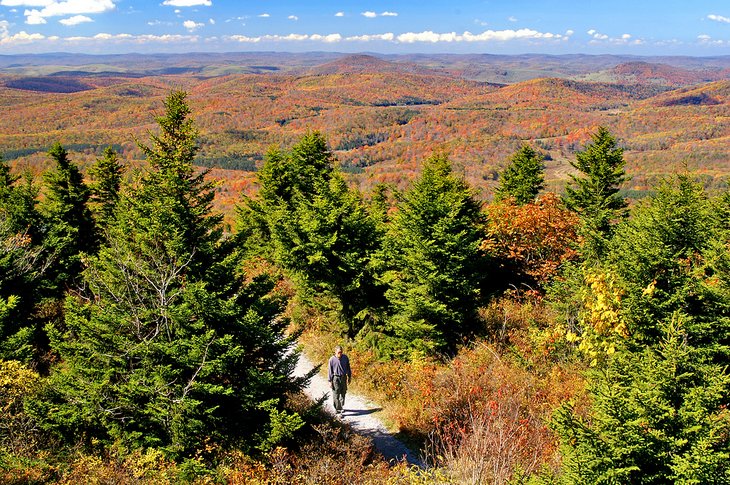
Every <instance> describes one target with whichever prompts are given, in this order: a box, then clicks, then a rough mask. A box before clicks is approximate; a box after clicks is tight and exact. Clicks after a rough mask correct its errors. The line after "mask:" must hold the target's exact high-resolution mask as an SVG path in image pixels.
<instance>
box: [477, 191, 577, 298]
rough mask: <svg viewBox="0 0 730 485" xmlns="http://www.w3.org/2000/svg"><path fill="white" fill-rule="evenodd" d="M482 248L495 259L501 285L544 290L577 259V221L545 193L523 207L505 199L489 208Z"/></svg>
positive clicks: (553, 196) (574, 216) (554, 197)
mask: <svg viewBox="0 0 730 485" xmlns="http://www.w3.org/2000/svg"><path fill="white" fill-rule="evenodd" d="M487 212H488V214H489V221H488V225H487V228H488V229H487V237H486V238H485V240H484V243H483V244H482V248H483V249H484V250H485V251H487V252H489V253H491V254H492V255H493V256H494V260H495V263H496V264H497V265H498V266H499V268H500V270H501V271H500V272H501V273H502V278H498V279H499V280H500V284H501V285H502V286H503V287H504V286H505V285H507V284H512V285H527V286H528V287H529V288H532V289H535V290H539V289H540V288H543V289H544V288H545V287H546V286H547V285H548V284H549V283H550V281H551V280H552V279H553V278H554V277H555V276H556V275H557V274H558V272H559V270H560V269H561V268H562V266H563V265H564V264H565V263H567V262H569V261H573V260H575V259H576V256H577V254H576V251H575V246H576V243H577V240H578V234H577V232H578V224H579V220H578V217H577V216H576V215H575V213H573V212H572V211H569V210H567V209H566V208H565V207H564V206H563V204H562V202H561V201H560V198H559V197H558V196H556V195H555V194H553V193H547V194H545V195H543V196H541V197H539V198H538V199H536V200H535V201H530V202H527V203H525V204H522V205H520V204H518V203H516V201H515V199H510V198H508V199H506V200H503V201H501V202H499V203H495V204H492V205H490V206H489V207H488V209H487Z"/></svg>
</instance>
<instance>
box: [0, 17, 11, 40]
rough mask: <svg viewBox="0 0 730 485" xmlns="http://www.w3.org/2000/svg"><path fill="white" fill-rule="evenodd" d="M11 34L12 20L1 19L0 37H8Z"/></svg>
mask: <svg viewBox="0 0 730 485" xmlns="http://www.w3.org/2000/svg"><path fill="white" fill-rule="evenodd" d="M9 34H10V22H8V21H7V20H0V39H2V38H3V37H7V36H8V35H9Z"/></svg>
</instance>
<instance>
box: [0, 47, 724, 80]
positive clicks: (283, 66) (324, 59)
mask: <svg viewBox="0 0 730 485" xmlns="http://www.w3.org/2000/svg"><path fill="white" fill-rule="evenodd" d="M69 72H72V73H73V74H74V75H77V76H82V75H85V74H88V75H98V74H99V73H111V72H116V73H118V74H119V75H126V76H135V77H138V76H145V75H169V74H191V75H196V76H199V77H216V76H220V75H224V74H268V73H272V72H281V73H292V74H293V73H296V74H300V75H311V74H320V75H326V74H335V73H339V74H348V73H364V72H391V73H394V72H403V73H412V74H420V75H429V74H430V75H448V76H451V77H461V78H464V79H470V80H476V81H483V82H490V83H497V84H513V83H516V82H522V81H527V80H530V79H537V78H544V77H556V78H567V79H588V80H603V81H620V82H636V83H653V84H660V85H667V86H672V87H679V86H686V85H690V84H696V83H698V82H707V81H716V80H721V79H727V78H728V77H730V56H716V57H681V56H666V57H657V56H652V57H638V56H618V55H586V54H570V55H543V54H522V55H496V54H374V53H359V54H345V53H333V52H307V53H282V52H227V53H200V52H193V53H186V54H114V55H90V54H69V53H54V54H35V55H30V54H26V55H0V73H4V74H14V75H25V76H27V75H31V76H32V75H51V74H63V73H69ZM591 76H593V78H591Z"/></svg>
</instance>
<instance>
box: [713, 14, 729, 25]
mask: <svg viewBox="0 0 730 485" xmlns="http://www.w3.org/2000/svg"><path fill="white" fill-rule="evenodd" d="M707 18H708V19H710V20H714V21H715V22H722V23H725V24H730V18H729V17H724V16H722V15H715V14H714V13H711V14H710V15H708V16H707Z"/></svg>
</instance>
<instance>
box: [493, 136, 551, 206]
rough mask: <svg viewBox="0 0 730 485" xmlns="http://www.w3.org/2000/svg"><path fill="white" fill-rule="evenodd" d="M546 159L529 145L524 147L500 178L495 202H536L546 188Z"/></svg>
mask: <svg viewBox="0 0 730 485" xmlns="http://www.w3.org/2000/svg"><path fill="white" fill-rule="evenodd" d="M543 160H544V157H543V156H542V155H540V154H539V153H537V152H536V151H535V150H533V149H532V148H531V147H530V146H529V145H523V146H522V147H521V148H520V149H519V150H518V151H517V152H516V153H515V154H514V155H512V157H511V158H510V162H509V165H508V166H507V168H505V169H504V172H502V175H501V177H500V183H499V187H497V189H496V191H495V200H497V201H500V200H504V199H508V198H513V199H514V200H515V202H516V203H517V204H518V205H525V204H529V203H530V202H534V200H535V198H536V197H537V194H539V193H540V191H541V190H542V189H543V188H544V187H545V166H544V163H543Z"/></svg>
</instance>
